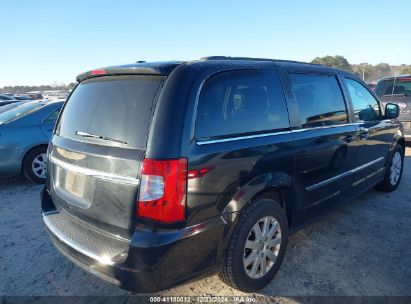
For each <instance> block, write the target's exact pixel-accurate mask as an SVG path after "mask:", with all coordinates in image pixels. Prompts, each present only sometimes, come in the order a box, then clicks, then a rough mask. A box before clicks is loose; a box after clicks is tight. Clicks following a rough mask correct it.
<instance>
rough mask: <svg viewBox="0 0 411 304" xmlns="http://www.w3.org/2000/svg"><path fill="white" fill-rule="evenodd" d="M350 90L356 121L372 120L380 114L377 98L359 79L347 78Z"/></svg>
mask: <svg viewBox="0 0 411 304" xmlns="http://www.w3.org/2000/svg"><path fill="white" fill-rule="evenodd" d="M346 82H347V86H348V91H349V93H350V96H351V101H352V104H353V107H354V113H355V120H356V121H371V120H375V119H377V118H378V117H379V116H380V108H379V106H378V102H377V100H376V99H375V98H374V96H372V95H371V93H370V92H368V90H367V89H366V88H365V87H364V86H363V85H362V84H361V83H359V82H358V81H355V80H352V79H346Z"/></svg>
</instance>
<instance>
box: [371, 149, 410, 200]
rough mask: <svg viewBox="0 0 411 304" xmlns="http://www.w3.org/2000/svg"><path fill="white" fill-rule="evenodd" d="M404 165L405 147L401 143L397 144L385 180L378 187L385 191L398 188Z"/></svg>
mask: <svg viewBox="0 0 411 304" xmlns="http://www.w3.org/2000/svg"><path fill="white" fill-rule="evenodd" d="M403 166H404V149H403V147H402V146H401V145H396V146H395V148H394V150H393V151H392V154H391V159H390V162H389V163H388V168H387V171H386V173H385V176H384V180H383V181H382V182H381V183H380V184H378V185H377V187H376V188H377V189H378V190H381V191H385V192H391V191H394V190H395V189H397V188H398V186H399V184H400V181H401V177H402V170H403Z"/></svg>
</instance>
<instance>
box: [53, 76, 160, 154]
mask: <svg viewBox="0 0 411 304" xmlns="http://www.w3.org/2000/svg"><path fill="white" fill-rule="evenodd" d="M163 79H164V77H161V76H131V75H127V76H104V77H97V78H92V79H88V80H85V81H83V82H81V83H80V84H79V85H78V86H77V88H76V89H75V90H74V92H73V93H72V95H71V96H70V98H69V100H68V101H67V103H66V105H65V107H64V110H63V113H62V114H61V117H60V121H59V123H58V125H57V128H56V134H57V135H60V136H62V137H64V138H69V139H72V140H75V141H81V142H89V143H94V144H98V145H105V146H120V147H127V148H145V146H146V141H147V135H148V124H149V121H150V118H151V115H152V111H153V107H154V104H155V100H156V98H157V96H158V94H157V93H158V90H159V88H160V86H161V83H162V81H163Z"/></svg>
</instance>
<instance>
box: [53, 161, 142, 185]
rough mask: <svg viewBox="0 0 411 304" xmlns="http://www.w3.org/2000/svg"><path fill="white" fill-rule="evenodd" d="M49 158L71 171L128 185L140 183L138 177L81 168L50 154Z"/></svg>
mask: <svg viewBox="0 0 411 304" xmlns="http://www.w3.org/2000/svg"><path fill="white" fill-rule="evenodd" d="M49 160H50V161H51V162H52V163H54V164H55V165H57V166H59V167H61V168H63V169H66V170H69V171H72V172H76V173H80V174H84V175H88V176H92V177H95V178H99V179H104V180H108V181H112V182H115V183H122V184H130V185H136V186H138V185H139V184H140V180H139V179H138V178H132V177H126V176H121V175H117V174H111V173H106V172H102V171H98V170H93V169H89V168H83V167H80V166H76V165H73V164H69V163H66V162H64V161H62V160H59V159H57V158H55V157H54V156H52V155H50V156H49Z"/></svg>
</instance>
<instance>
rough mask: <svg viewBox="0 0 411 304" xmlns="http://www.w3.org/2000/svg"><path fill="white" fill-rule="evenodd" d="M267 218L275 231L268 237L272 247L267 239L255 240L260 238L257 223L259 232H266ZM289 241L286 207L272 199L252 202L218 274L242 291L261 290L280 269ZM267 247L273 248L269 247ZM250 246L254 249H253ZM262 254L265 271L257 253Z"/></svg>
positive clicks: (239, 222)
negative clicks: (259, 242) (264, 240)
mask: <svg viewBox="0 0 411 304" xmlns="http://www.w3.org/2000/svg"><path fill="white" fill-rule="evenodd" d="M264 219H267V220H268V232H270V230H271V232H272V231H273V230H275V232H274V235H273V237H269V238H268V240H272V241H273V243H275V244H277V245H274V246H273V247H271V245H270V244H269V243H268V242H267V241H266V242H263V243H261V244H258V243H257V242H256V240H257V239H258V238H257V234H256V229H258V228H256V227H257V226H256V225H257V224H258V225H259V226H258V227H260V232H264ZM275 225H276V226H277V227H279V230H276V228H275ZM266 231H267V230H266ZM266 235H267V234H266ZM246 242H247V243H246ZM287 242H288V222H287V217H286V214H285V212H284V210H283V208H281V206H280V205H279V204H278V203H276V202H275V201H273V200H270V199H261V200H257V201H255V202H253V203H252V204H251V205H250V206H249V207H248V208H247V209H246V210H244V211H242V212H241V214H240V218H239V219H238V223H237V225H236V227H235V228H234V231H233V234H232V236H231V239H230V241H229V244H228V248H227V252H226V256H225V260H224V266H223V270H222V272H221V273H220V274H219V275H220V279H221V280H222V281H223V282H224V283H226V284H228V285H230V286H231V287H233V288H235V289H238V290H240V291H243V292H254V291H258V290H260V289H262V288H263V287H264V286H266V285H267V284H268V283H269V282H270V281H271V280H272V279H273V277H274V276H275V274H276V273H277V271H278V269H279V268H280V266H281V263H282V261H283V259H284V255H285V251H286V247H287ZM257 244H258V245H257ZM251 245H252V246H251ZM256 246H258V249H257V247H256ZM267 246H269V247H271V248H267ZM251 247H254V248H255V249H251ZM261 249H262V250H261ZM269 252H271V253H269ZM261 253H262V254H263V257H262V258H263V259H264V261H265V264H266V271H265V272H264V271H262V269H263V267H262V264H261V262H260V261H262V259H261V255H260V257H259V258H257V255H258V254H261ZM267 253H268V254H267ZM275 255H276V258H275V259H274V256H275ZM270 257H271V259H270ZM272 259H274V262H273V260H272ZM250 261H252V262H251V264H248V263H250ZM246 265H247V266H246ZM254 265H258V266H257V267H256V269H254ZM254 270H255V275H254Z"/></svg>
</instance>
